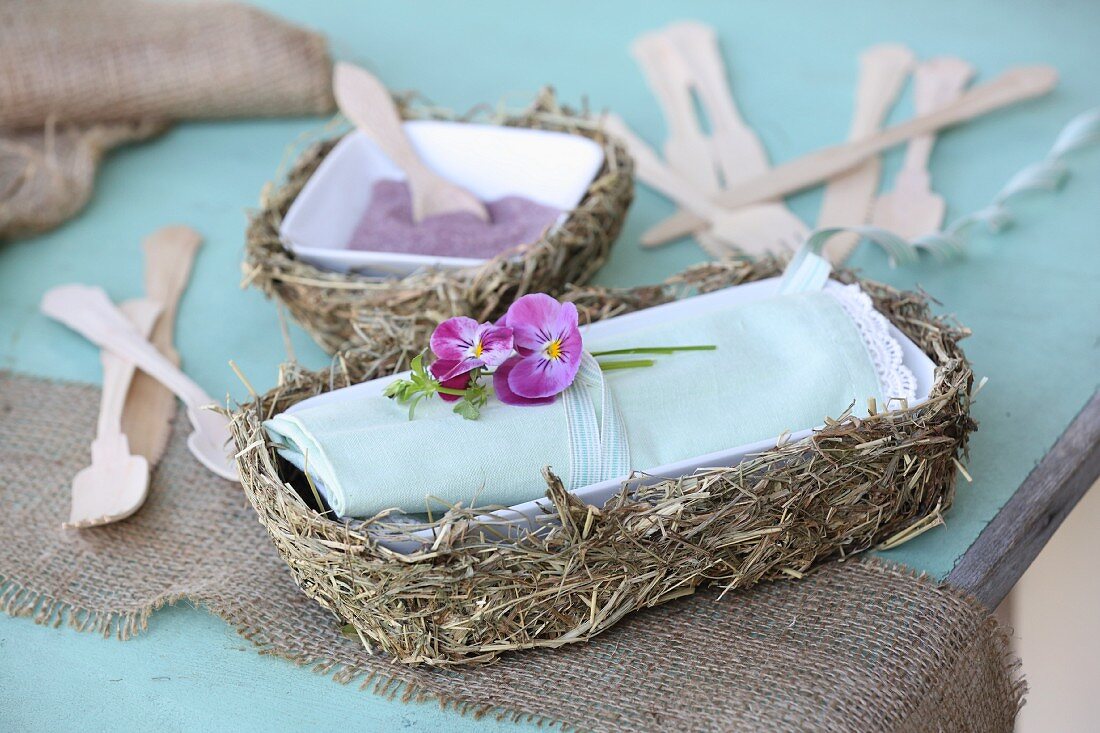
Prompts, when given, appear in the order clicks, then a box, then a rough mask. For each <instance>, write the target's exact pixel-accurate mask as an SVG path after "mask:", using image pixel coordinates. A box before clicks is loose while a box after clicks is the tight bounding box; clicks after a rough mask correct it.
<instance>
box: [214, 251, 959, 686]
mask: <svg viewBox="0 0 1100 733" xmlns="http://www.w3.org/2000/svg"><path fill="white" fill-rule="evenodd" d="M777 272H778V263H777V262H775V261H772V260H768V261H763V262H758V263H751V262H721V263H711V264H707V265H702V266H700V267H697V268H694V269H691V270H688V271H687V272H685V273H683V274H682V275H680V276H678V277H676V278H674V279H672V280H670V281H669V282H668V283H666V284H665V285H662V286H657V287H645V288H637V289H633V290H625V291H613V290H608V289H603V288H594V287H593V288H586V289H582V290H573V291H571V292H570V293H569V294H568V297H569V298H571V299H572V300H574V301H575V302H576V303H577V304H578V307H579V308H580V310H581V312H582V314H583V316H584V317H585V318H587V319H597V318H603V317H607V316H611V315H615V314H618V313H623V312H628V311H633V310H637V309H640V308H644V307H648V306H652V305H656V304H658V303H662V302H666V301H668V300H671V299H673V298H675V297H678V296H681V295H683V294H685V293H688V292H700V291H709V290H714V289H718V288H722V287H726V286H730V285H734V284H737V283H741V282H745V281H749V280H755V279H759V278H762V277H767V276H771V275H773V274H776V273H777ZM841 278H842V279H847V280H849V281H851V280H852V279H853V278H852V277H851V275H850V274H846V273H842V274H841ZM862 285H863V287H864V289H865V290H866V292H867V293H868V294H869V295H870V296H871V298H872V299H873V300H874V302H875V305H876V307H877V308H878V309H879V310H880V311H881V312H883V313H884V314H885V315H887V316H888V317H889V318H890V320H891V321H892V322H893V323H894V325H896V326H897V327H898V328H899V329H901V330H902V331H903V332H905V333H906V334H907V335H908V336H909V337H910V338H912V339H913V340H914V341H915V342H916V343H917V344H918V345H919V346H920V347H921V348H922V349H923V350H924V351H925V352H926V353H927V354H928V355H929V356H930V357H931V358H932V359H933V361H934V362H935V363H936V365H937V369H936V381H935V385H934V387H933V389H932V395H931V398H930V399H929V401H928V402H926V403H925V404H923V405H920V406H919V407H915V408H908V409H899V410H896V411H893V412H879V413H877V414H874V415H872V416H870V417H868V418H866V419H857V418H854V417H851V416H850V415H847V416H841V417H840V418H839V419H837V420H830V421H828V424H827V426H826V427H825V428H824V429H823V430H821V431H819V432H817V433H816V434H815V435H813V436H812V437H811V438H807V439H805V440H802V441H799V442H797V443H788V444H786V445H780V446H778V447H776V448H775V449H774V450H770V451H768V452H766V453H763V454H761V455H759V456H757V457H755V458H752V459H750V460H748V461H746V462H744V463H742V464H741V465H739V466H737V467H734V468H717V469H713V470H707V471H704V472H701V473H699V474H698V475H695V476H691V477H686V478H682V479H678V480H662V481H659V482H657V483H655V484H652V485H649V486H641V487H640V488H638V490H637V492H636V493H635V494H633V495H627V493H626V492H623V493H621V494H620V495H619V496H618V497H617V498H614V499H612V500H611V501H610V502H609V503H608V504H607V505H606V506H604V507H603V508H601V509H596V508H594V507H590V506H586V505H585V504H583V503H582V502H581V501H579V500H578V499H576V498H575V497H574V496H572V495H571V494H569V493H568V492H566V491H565V490H564V489H563V487H562V484H561V482H560V481H559V480H558V479H557V478H556V477H555V476H553V475H552V474H550V473H547V474H546V475H545V479H546V483H547V496H548V497H549V499H550V501H551V502H552V504H553V509H552V511H551V512H550V513H549V515H548V517H547V519H548V521H547V523H546V525H547V528H544V530H543V531H541V532H537V533H534V532H531V533H527V534H525V535H523V536H522V537H519V538H517V539H516V540H515V541H512V542H507V543H502V542H499V541H496V540H495V538H494V537H492V536H489V535H487V533H486V532H485V531H483V530H479V529H478V526H477V525H476V523H473V522H472V521H471V519H472V518H473V517H474V516H475V515H477V514H479V513H482V512H483V511H484V508H482V509H463V508H461V507H456V508H453V509H450V510H449V511H447V512H446V513H445V514H444V516H442V517H439V518H437V519H436V521H434V522H433V523H432V526H433V527H434V528H435V530H436V536H437V540H436V542H435V543H434V544H433V545H432V546H430V547H426V548H424V549H423V550H422V551H420V552H417V553H415V554H409V555H398V554H395V553H393V552H391V551H390V550H388V549H386V548H385V547H382V546H381V545H380V544H378V542H377V541H376V537H377V536H378V534H379V532H382V531H386V532H393V533H403V532H404V533H407V532H409V530H410V528H409V527H408V525H400V524H396V523H394V522H393V521H392V519H391V518H389V517H387V515H386V514H385V513H383V514H380V515H378V516H376V517H374V518H372V519H369V520H366V521H355V522H350V523H345V522H342V521H336V520H334V519H331V518H328V517H325V516H322V515H320V514H318V512H317V511H315V510H314V509H313V508H311V506H310V501H309V499H308V491H303V492H302V493H301V494H299V493H298V492H297V491H296V490H295V489H294V488H293V487H292V486H291V485H290V484H289V483H288V477H289V476H290V474H291V471H290V470H289V469H288V468H287V466H286V465H285V464H283V463H281V462H280V460H279V459H278V458H277V456H276V454H275V452H274V449H273V448H272V446H271V444H270V443H269V442H268V440H267V438H266V437H265V435H264V433H263V431H262V429H261V427H260V423H261V421H262V420H263V419H264V418H266V417H267V416H270V415H272V414H274V413H276V412H278V411H281V410H284V409H286V408H287V407H289V406H290V405H291V404H294V403H295V402H298V401H300V400H302V399H305V398H307V397H310V396H312V395H315V394H318V393H320V392H324V391H327V390H330V389H334V388H337V387H341V386H344V385H348V384H353V383H357V382H360V381H363V380H366V379H371V378H374V377H378V376H383V375H386V374H390V373H393V372H395V371H397V370H400V369H403V368H405V367H406V366H407V362H408V357H409V355H410V354H415V353H416V352H417V351H418V350H419V349H420V348H421V347H422V346H423V340H422V339H423V334H422V333H421V332H420V331H419V330H418V328H416V326H415V324H413V323H411V322H390V323H389V324H388V325H387V326H386V328H384V329H383V328H380V327H377V326H372V327H371V329H370V331H369V333H367V334H366V335H368V336H371V337H372V340H370V341H368V342H366V345H364V346H361V347H359V348H357V349H355V350H353V351H349V352H347V353H343V354H341V355H340V356H339V357H338V358H337V359H336V362H335V364H334V366H333V367H332V368H331V369H329V370H325V371H320V372H307V371H303V370H300V369H298V368H297V367H295V366H288V367H286V368H284V370H283V372H282V374H281V384H280V386H279V387H277V388H276V389H274V390H272V391H271V392H269V393H267V394H265V395H263V396H261V397H259V398H258V399H256V400H254V401H253V402H251V403H249V404H246V405H244V406H243V407H241V408H240V409H239V410H238V411H237V412H236V413H235V414H234V415H233V432H234V436H235V438H236V441H237V445H238V446H239V447H240V448H241V453H240V456H239V467H240V473H241V480H242V483H243V486H244V489H245V492H246V494H247V495H248V497H249V499H250V500H251V502H252V504H253V506H254V507H255V508H256V511H257V512H258V514H259V517H260V522H261V523H262V524H263V525H264V526H265V527H266V528H267V529H268V531H269V533H270V535H271V537H272V539H273V540H274V542H275V545H276V547H277V548H278V550H279V552H280V553H281V554H282V556H283V558H284V559H285V560H286V562H287V564H288V565H289V566H290V569H291V571H292V572H293V575H294V577H295V579H296V581H297V582H298V584H299V585H300V586H301V588H302V590H303V591H305V593H306V594H308V595H309V596H311V597H312V598H314V599H316V600H317V601H318V602H319V603H321V605H323V606H324V607H326V608H328V609H330V610H331V611H333V612H334V613H335V614H336V615H337V616H338V617H339V618H341V619H343V620H344V621H345V622H347V624H348V627H347V628H348V631H349V633H353V634H355V635H357V636H358V638H359V639H360V640H362V642H363V643H364V644H365V645H366V646H367V647H368V648H370V649H380V650H382V651H384V652H386V653H388V654H391V655H393V656H394V657H395V658H397V659H398V660H400V661H402V662H408V663H428V664H435V665H449V664H461V663H473V662H487V661H489V660H492V659H493V658H494V657H496V656H497V655H499V654H500V653H502V652H504V651H508V650H514V649H525V648H531V647H554V646H559V645H562V644H568V643H571V642H576V641H583V640H586V639H590V638H591V637H593V636H594V635H596V634H598V633H600V632H601V631H604V630H605V629H607V628H608V627H610V626H612V625H613V624H615V623H616V622H617V621H619V620H620V619H621V618H622V617H623V616H624V615H626V614H628V613H630V612H631V611H634V610H636V609H639V608H644V607H647V606H655V605H657V604H661V603H664V602H666V601H669V600H671V599H673V598H676V597H679V596H683V595H687V594H690V593H692V592H694V590H695V588H696V587H698V586H700V585H702V584H704V583H717V584H719V585H720V586H721V587H722V588H724V589H725V590H732V589H735V588H739V587H744V586H748V585H751V584H753V583H756V582H758V581H760V580H766V579H771V578H777V577H795V578H797V577H800V576H801V575H802V574H803V573H805V572H806V571H807V570H809V569H810V568H811V566H813V565H814V563H816V562H819V561H820V560H822V559H823V558H827V557H834V556H840V557H844V556H848V555H851V554H853V553H857V552H861V551H863V550H867V549H869V548H871V547H874V546H875V545H877V544H878V543H880V542H882V541H884V540H887V539H893V540H894V541H895V542H896V541H898V540H897V538H898V537H899V536H900V537H904V536H905V535H904V532H905V530H907V529H909V528H915V530H914V531H916V530H919V529H920V528H921V527H923V526H924V524H922V522H924V523H925V524H927V523H928V520H926V517H929V516H933V515H938V513H939V512H941V511H942V510H944V509H946V507H948V506H949V505H950V504H951V500H952V497H953V494H954V486H955V476H956V463H955V461H956V459H957V458H958V457H959V456H961V455H963V454H964V452H965V447H966V441H967V436H968V434H969V433H970V431H971V430H973V429H974V428H975V427H976V425H975V423H974V422H973V421H972V420H971V419H970V417H969V412H970V410H969V408H970V394H971V384H972V373H971V370H970V367H969V365H968V363H967V362H966V360H965V358H964V356H963V353H962V352H961V351H960V349H959V348H958V341H959V339H961V338H962V337H964V336H965V335H966V333H967V332H966V331H965V330H964V329H961V328H959V327H957V326H953V325H950V324H949V323H947V322H946V321H944V320H943V319H940V318H936V317H933V316H932V315H931V314H930V313H929V309H928V303H927V300H926V298H925V297H924V296H923V295H922V294H918V293H905V292H898V291H896V290H893V289H891V288H888V287H886V286H883V285H878V284H875V283H871V282H863V283H862ZM361 327H363V326H361ZM364 328H365V327H364ZM417 339H420V340H417ZM414 529H415V528H414Z"/></svg>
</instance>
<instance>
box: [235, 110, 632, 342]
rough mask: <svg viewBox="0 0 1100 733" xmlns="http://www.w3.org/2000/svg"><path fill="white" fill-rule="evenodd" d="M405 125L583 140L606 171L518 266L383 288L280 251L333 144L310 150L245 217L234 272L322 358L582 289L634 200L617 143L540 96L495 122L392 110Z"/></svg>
mask: <svg viewBox="0 0 1100 733" xmlns="http://www.w3.org/2000/svg"><path fill="white" fill-rule="evenodd" d="M399 108H400V109H401V112H402V114H403V116H404V117H405V118H406V119H434V120H458V121H467V122H482V123H488V124H498V125H505V126H512V127H527V128H534V129H544V130H554V131H559V132H568V133H573V134H577V135H583V136H585V137H588V138H591V139H593V140H595V141H596V142H597V143H599V144H600V145H601V146H602V147H603V150H604V164H603V167H602V168H601V170H600V171H599V172H598V173H597V174H596V177H595V179H593V181H592V184H591V185H590V186H589V188H588V190H587V192H586V193H585V195H584V198H583V199H582V200H581V202H580V203H579V204H578V205H577V207H576V209H575V210H574V211H573V213H572V214H571V215H570V216H569V218H568V220H567V221H565V222H564V223H563V224H562V225H561V226H559V227H557V228H556V229H555V230H553V231H552V232H550V233H549V234H547V235H544V236H543V237H542V238H541V239H540V240H539V241H537V242H534V243H531V244H527V245H521V246H520V247H519V248H517V250H515V251H518V252H519V253H520V255H521V256H519V257H515V256H513V253H514V252H513V253H509V252H506V253H502V254H501V255H499V256H498V257H496V258H494V259H492V260H489V261H488V262H486V263H484V264H482V265H479V266H476V267H468V268H461V269H455V270H438V269H431V270H426V271H420V272H417V273H413V274H411V275H409V276H407V277H403V278H397V277H390V278H383V277H377V276H368V275H360V274H354V273H339V272H332V271H329V270H323V269H320V268H317V267H315V266H313V265H311V264H309V263H307V262H305V261H303V260H301V259H299V258H297V257H295V256H294V254H293V253H291V252H290V251H288V250H287V249H286V248H284V247H283V244H282V241H281V239H280V236H279V226H280V224H281V223H282V220H283V217H284V216H285V215H286V212H287V210H288V209H289V208H290V205H291V204H292V203H293V202H294V199H295V197H297V195H298V194H299V193H300V192H301V190H302V187H303V186H305V183H306V181H307V180H309V177H310V176H311V175H312V174H313V172H314V171H315V170H317V167H318V166H319V165H320V163H321V161H322V160H323V159H324V157H325V156H326V155H327V154H328V153H329V151H331V150H332V148H333V147H334V146H335V145H336V143H337V142H339V139H338V138H337V139H333V140H328V141H325V142H320V143H316V144H314V145H312V146H311V147H309V148H308V149H307V150H305V152H303V153H302V155H301V157H300V158H299V159H298V161H297V162H296V163H295V164H294V166H293V167H292V168H291V170H290V171H289V173H288V174H287V176H286V178H285V180H284V181H282V182H281V183H280V184H278V185H275V184H269V185H268V186H267V187H266V188H265V191H264V194H263V195H262V197H261V202H260V210H259V211H257V212H254V213H253V214H252V215H251V216H250V221H249V225H248V231H247V236H246V239H247V241H246V245H245V260H244V263H243V265H242V269H243V272H244V284H246V285H252V286H255V287H258V288H259V289H260V290H262V291H263V292H264V293H266V294H267V295H268V296H270V297H272V298H275V299H276V300H278V301H279V302H281V303H283V304H285V306H286V308H287V310H288V311H289V312H290V315H291V317H293V318H294V320H296V321H297V322H298V323H299V324H301V325H302V327H303V328H305V330H306V331H307V332H309V334H310V335H311V336H312V337H313V339H314V340H315V341H316V342H317V343H318V344H320V346H321V347H322V348H324V349H325V350H326V351H328V352H330V353H335V352H336V351H338V350H340V349H343V348H347V347H349V346H352V345H354V343H355V342H362V341H364V340H370V339H371V338H373V334H364V333H363V332H362V331H361V330H360V327H361V326H362V325H363V324H367V325H366V326H365V327H366V328H367V329H368V330H373V329H374V328H383V329H385V328H387V327H388V324H390V323H392V322H395V321H402V322H403V321H412V322H413V323H414V324H415V325H416V326H417V327H418V328H421V329H426V331H427V332H430V331H431V329H432V328H434V326H435V324H436V323H438V322H439V321H441V320H444V319H446V318H449V317H451V316H456V315H465V316H470V317H473V318H477V319H478V320H479V321H484V320H492V319H496V318H497V317H499V316H501V315H503V313H504V310H505V309H506V308H507V306H508V304H510V303H511V302H512V301H513V300H515V299H516V298H518V297H519V296H521V295H523V294H525V293H531V292H543V293H549V294H551V295H555V296H556V295H560V294H561V293H563V292H564V291H565V289H566V288H567V287H568V286H570V285H582V284H584V283H586V282H588V281H589V280H590V279H591V278H592V276H593V275H594V274H595V273H596V271H597V270H599V268H600V267H601V266H602V265H603V263H604V262H605V261H606V260H607V256H608V254H609V252H610V250H611V245H612V243H613V242H614V241H615V239H616V237H618V235H619V231H620V229H621V228H622V225H623V220H624V219H625V218H626V212H627V209H628V208H629V207H630V202H631V200H632V199H633V196H634V184H633V162H632V161H631V160H630V158H629V156H628V155H627V153H626V151H625V149H624V148H623V146H622V144H621V143H618V142H615V141H614V140H612V138H610V137H609V136H607V135H605V134H604V132H603V131H602V130H601V128H600V126H599V123H598V121H597V120H596V119H593V118H591V117H590V116H589V115H587V114H586V113H578V112H574V111H572V110H570V109H569V108H567V107H563V106H560V105H559V104H558V102H557V100H556V98H555V96H554V93H553V91H552V90H550V89H545V90H543V92H542V93H541V94H540V95H539V96H538V98H537V99H536V100H535V102H534V103H533V104H532V106H531V107H530V108H528V109H527V110H525V111H522V112H502V111H499V110H488V109H486V108H485V107H482V108H478V109H476V110H474V111H472V112H471V113H468V114H466V115H455V114H453V113H451V112H449V111H446V110H439V109H434V108H427V107H423V106H419V105H418V104H416V103H415V102H411V101H407V100H399Z"/></svg>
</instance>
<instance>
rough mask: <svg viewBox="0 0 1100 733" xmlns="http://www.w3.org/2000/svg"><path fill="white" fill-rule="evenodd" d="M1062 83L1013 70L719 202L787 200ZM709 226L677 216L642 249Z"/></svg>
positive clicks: (781, 169)
mask: <svg viewBox="0 0 1100 733" xmlns="http://www.w3.org/2000/svg"><path fill="white" fill-rule="evenodd" d="M1057 83H1058V72H1057V71H1055V70H1054V69H1053V68H1052V67H1050V66H1024V67H1018V68H1015V69H1010V70H1009V71H1006V72H1005V73H1003V74H1001V75H1000V76H999V77H997V78H996V79H993V80H992V81H989V82H986V83H985V84H979V85H978V86H976V87H974V88H973V89H971V90H969V91H968V92H966V93H965V94H963V95H962V96H961V97H959V98H958V99H956V100H955V101H954V102H952V103H951V104H948V105H946V106H945V107H943V108H941V109H939V110H937V111H935V112H932V113H930V114H927V115H918V116H916V117H914V118H913V119H911V120H909V121H908V122H902V123H900V124H897V125H894V126H893V127H889V128H887V129H885V130H883V131H882V132H879V133H876V134H874V135H872V136H870V137H867V138H864V139H862V140H855V141H852V142H848V143H844V144H842V145H835V146H833V147H831V148H825V149H824V150H819V151H817V152H816V153H811V154H810V155H807V156H804V157H802V158H798V159H797V160H793V161H791V162H789V163H784V164H782V165H779V166H777V167H775V168H772V169H771V170H770V171H768V172H767V173H764V174H762V175H759V176H755V177H753V178H752V179H751V180H746V181H744V182H742V183H738V184H736V185H734V186H731V187H730V188H729V189H728V190H726V191H724V192H723V193H721V194H719V195H718V197H717V199H716V201H717V203H718V204H720V205H722V206H724V207H727V208H736V207H738V206H746V205H748V204H753V203H756V202H758V201H766V200H768V199H773V198H777V197H779V196H786V195H787V194H791V193H794V192H795V191H801V190H802V189H804V188H809V187H810V186H813V185H815V184H818V183H821V182H822V181H824V180H826V179H828V178H832V177H833V176H835V175H837V174H838V173H843V172H844V171H846V170H849V169H851V168H852V167H854V166H857V165H859V164H860V163H862V162H863V161H865V160H867V158H869V157H871V156H872V155H875V154H877V153H881V152H882V151H883V150H887V149H889V148H892V147H894V146H895V145H899V144H901V143H903V142H905V141H906V140H909V139H911V138H914V137H916V136H918V135H924V134H927V133H931V132H935V131H937V130H940V129H942V128H944V127H949V126H951V125H955V124H958V123H960V122H965V121H966V120H970V119H973V118H975V117H978V116H980V115H983V114H986V113H987V112H992V111H993V110H995V109H1000V108H1001V107H1006V106H1008V105H1010V104H1015V103H1016V102H1021V101H1023V100H1025V99H1034V98H1035V97H1039V96H1042V95H1044V94H1047V93H1048V92H1050V90H1052V89H1053V88H1054V86H1055V85H1056V84H1057ZM707 226H709V224H708V222H707V219H706V218H705V217H700V216H697V215H694V214H692V213H690V212H686V211H683V212H679V213H676V214H673V215H672V216H670V217H668V218H667V219H665V220H664V221H662V222H660V223H658V224H657V225H656V226H654V227H653V228H651V229H650V230H649V231H647V232H645V233H644V234H643V235H642V238H641V241H642V243H643V244H658V243H661V242H668V241H671V240H673V239H676V238H678V237H682V236H684V235H686V234H690V233H691V232H694V231H696V230H698V229H703V228H706V227H707Z"/></svg>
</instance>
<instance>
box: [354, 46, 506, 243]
mask: <svg viewBox="0 0 1100 733" xmlns="http://www.w3.org/2000/svg"><path fill="white" fill-rule="evenodd" d="M332 93H333V96H335V97H336V104H337V105H338V106H339V107H340V111H341V112H342V113H343V114H344V116H345V117H347V118H348V119H349V120H351V122H352V123H353V124H354V125H355V126H356V127H357V128H359V130H360V131H361V132H363V133H364V134H366V135H367V136H368V137H370V139H371V140H373V141H374V142H375V144H377V145H378V147H380V148H381V149H382V152H384V153H385V154H386V155H387V156H388V157H389V158H390V160H392V161H393V163H394V164H395V165H396V166H397V167H398V168H400V169H401V170H402V171H404V172H405V177H406V179H407V183H408V185H409V193H410V194H411V195H412V210H413V221H416V222H419V221H422V220H423V219H426V218H428V217H429V216H438V215H441V214H447V213H451V212H460V211H461V212H465V213H469V214H473V215H474V216H476V217H477V218H478V219H481V220H482V221H488V220H489V212H488V211H486V209H485V204H483V203H481V201H479V200H478V198H477V197H476V196H474V195H473V194H472V193H470V192H469V191H467V190H466V189H464V188H462V187H461V186H458V185H456V184H454V183H451V182H450V181H448V180H447V179H445V178H443V177H442V176H440V175H439V174H437V173H436V172H435V171H434V170H432V169H431V168H430V167H428V165H427V164H426V163H425V162H424V161H423V160H422V159H421V158H420V154H419V153H417V152H416V148H414V147H413V144H412V142H411V141H410V140H409V138H408V136H407V135H406V134H405V129H404V128H403V127H402V126H401V115H400V114H398V111H397V107H396V106H395V105H394V103H393V97H391V96H390V92H389V90H387V89H386V87H385V85H384V84H382V82H381V81H379V80H378V78H377V77H375V76H374V75H373V74H371V73H370V72H369V71H367V70H366V69H363V68H360V67H358V66H355V65H353V64H349V63H346V62H339V63H337V64H336V66H335V68H334V70H333V74H332Z"/></svg>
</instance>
